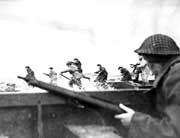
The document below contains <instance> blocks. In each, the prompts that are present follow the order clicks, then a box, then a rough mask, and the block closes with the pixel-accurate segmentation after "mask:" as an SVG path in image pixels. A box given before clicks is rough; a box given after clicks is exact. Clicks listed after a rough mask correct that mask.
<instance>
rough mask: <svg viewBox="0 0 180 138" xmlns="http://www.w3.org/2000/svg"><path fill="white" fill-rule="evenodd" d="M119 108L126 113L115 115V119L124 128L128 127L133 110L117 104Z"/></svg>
mask: <svg viewBox="0 0 180 138" xmlns="http://www.w3.org/2000/svg"><path fill="white" fill-rule="evenodd" d="M119 107H120V108H121V109H123V110H124V111H126V113H123V114H119V115H115V118H117V119H120V121H121V123H122V124H123V125H124V126H125V127H129V125H130V123H131V120H132V117H133V115H134V113H135V111H134V110H133V109H131V108H129V107H127V106H125V105H123V104H119Z"/></svg>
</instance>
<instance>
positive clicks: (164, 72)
mask: <svg viewBox="0 0 180 138" xmlns="http://www.w3.org/2000/svg"><path fill="white" fill-rule="evenodd" d="M177 62H180V56H178V57H176V58H172V59H170V60H169V61H168V62H167V63H166V64H165V65H164V67H163V69H162V71H161V73H160V74H159V75H158V76H157V78H156V79H155V81H154V83H153V88H156V87H157V85H158V84H159V82H160V80H161V79H162V78H163V76H164V75H165V74H166V73H167V72H168V70H169V69H170V67H171V66H172V65H173V64H175V63H177Z"/></svg>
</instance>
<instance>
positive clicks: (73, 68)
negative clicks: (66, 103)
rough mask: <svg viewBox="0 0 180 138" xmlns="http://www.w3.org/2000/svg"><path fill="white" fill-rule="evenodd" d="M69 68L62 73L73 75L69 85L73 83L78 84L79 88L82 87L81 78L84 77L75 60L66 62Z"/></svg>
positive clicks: (71, 85)
mask: <svg viewBox="0 0 180 138" xmlns="http://www.w3.org/2000/svg"><path fill="white" fill-rule="evenodd" d="M66 65H67V67H68V69H67V70H64V71H62V72H61V73H60V74H64V73H67V72H68V73H70V74H71V75H72V77H71V78H70V79H69V86H70V87H73V85H74V84H75V85H77V86H78V87H79V89H82V83H81V78H82V77H83V76H82V74H81V73H79V70H78V68H77V66H75V65H73V62H71V61H68V62H67V63H66Z"/></svg>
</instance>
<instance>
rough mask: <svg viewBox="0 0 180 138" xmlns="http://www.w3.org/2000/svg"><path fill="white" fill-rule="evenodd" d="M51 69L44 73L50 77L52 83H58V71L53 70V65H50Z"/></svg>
mask: <svg viewBox="0 0 180 138" xmlns="http://www.w3.org/2000/svg"><path fill="white" fill-rule="evenodd" d="M49 69H50V72H49V73H48V74H47V73H44V74H45V75H46V76H48V77H49V78H50V84H53V85H57V73H56V72H55V71H54V70H53V67H50V68H49Z"/></svg>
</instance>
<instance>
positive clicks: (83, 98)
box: [18, 76, 124, 113]
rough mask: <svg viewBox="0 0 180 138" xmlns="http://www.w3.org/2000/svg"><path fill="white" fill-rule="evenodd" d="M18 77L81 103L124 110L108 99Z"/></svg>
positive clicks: (119, 111)
mask: <svg viewBox="0 0 180 138" xmlns="http://www.w3.org/2000/svg"><path fill="white" fill-rule="evenodd" d="M18 78H19V79H22V80H24V81H26V82H27V83H28V84H30V85H32V86H35V87H38V88H41V89H44V90H47V91H48V92H49V93H51V94H55V95H57V96H61V97H62V96H65V97H69V98H71V99H75V100H77V101H79V102H81V103H85V104H90V105H94V106H96V107H102V108H104V109H108V110H110V111H114V112H116V113H123V112H124V111H123V110H122V109H120V108H119V106H118V105H115V104H112V103H110V102H108V101H104V100H100V99H98V98H95V97H93V96H90V95H87V94H83V93H78V92H75V91H72V90H68V89H65V88H62V87H59V86H54V85H51V84H48V83H46V82H43V81H38V80H37V79H29V78H25V77H21V76H18Z"/></svg>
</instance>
